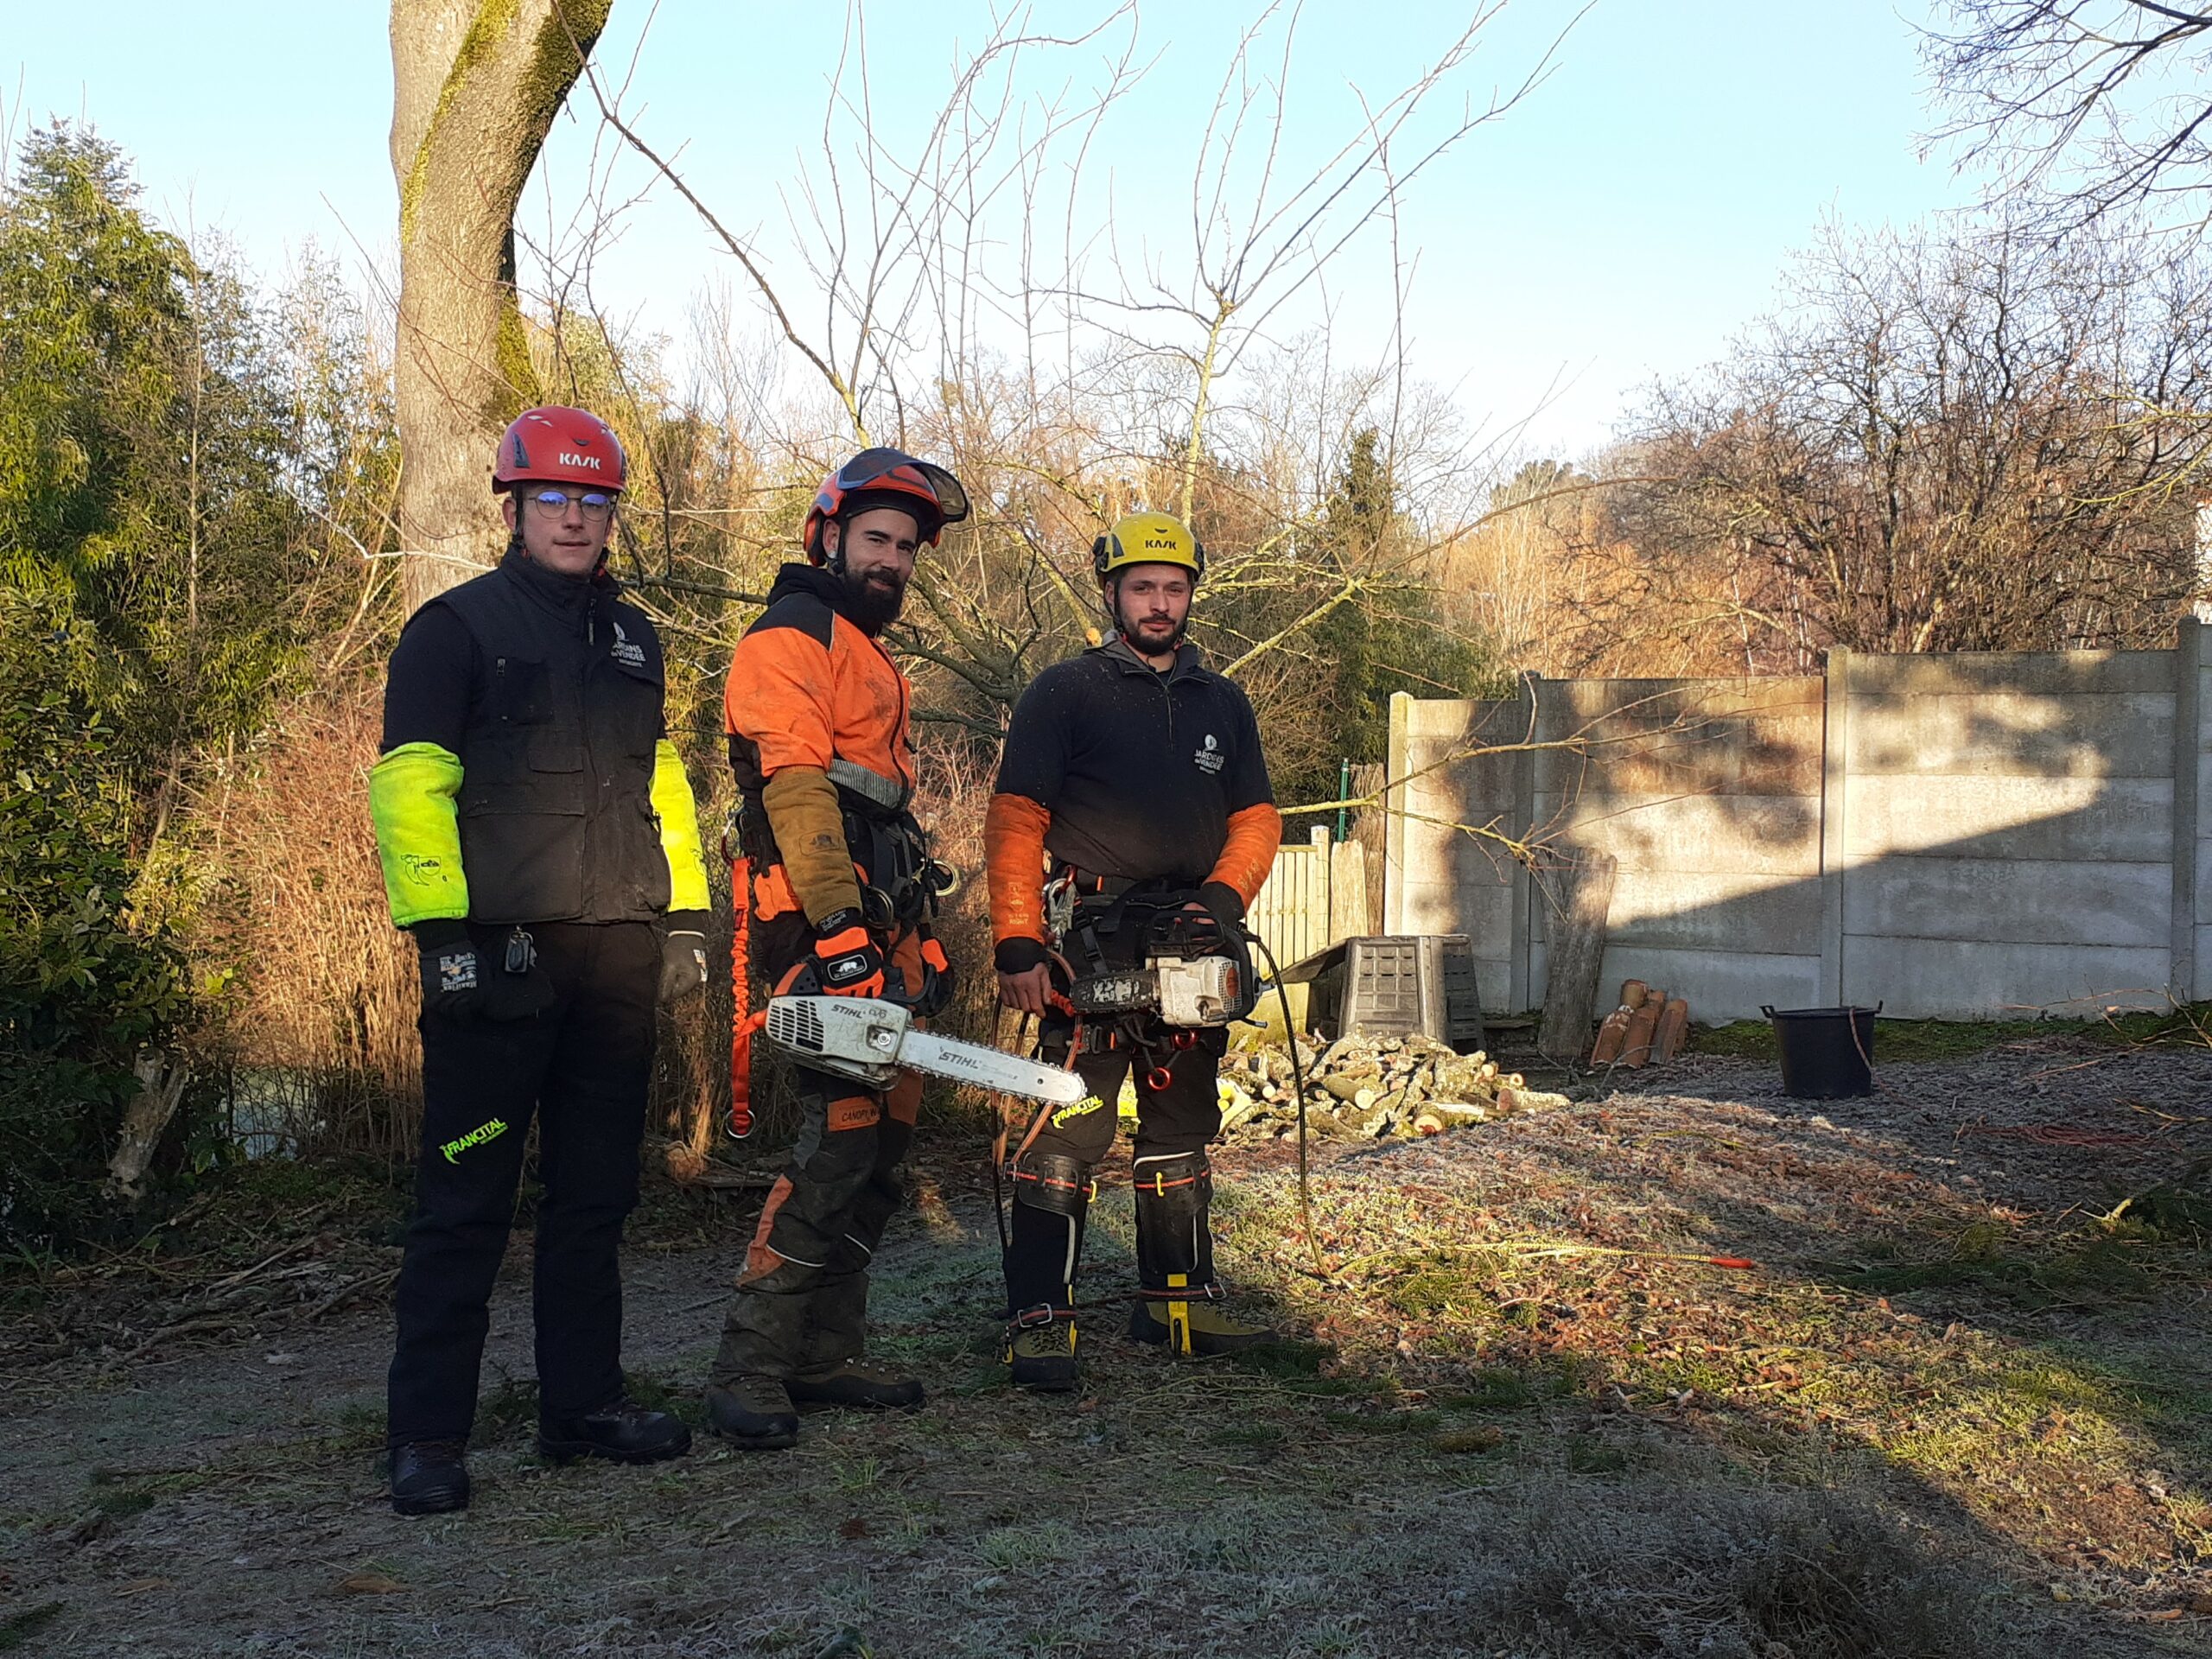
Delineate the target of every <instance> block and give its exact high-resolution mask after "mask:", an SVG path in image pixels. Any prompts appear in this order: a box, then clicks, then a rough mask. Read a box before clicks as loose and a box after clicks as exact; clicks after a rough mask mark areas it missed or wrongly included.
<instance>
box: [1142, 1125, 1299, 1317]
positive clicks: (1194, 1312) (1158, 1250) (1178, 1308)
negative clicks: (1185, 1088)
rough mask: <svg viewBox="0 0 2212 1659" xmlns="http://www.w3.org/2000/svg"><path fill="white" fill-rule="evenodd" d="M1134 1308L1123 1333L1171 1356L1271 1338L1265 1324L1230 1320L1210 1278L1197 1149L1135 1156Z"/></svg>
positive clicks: (1202, 1158) (1207, 1196) (1206, 1181)
mask: <svg viewBox="0 0 2212 1659" xmlns="http://www.w3.org/2000/svg"><path fill="white" fill-rule="evenodd" d="M1130 1185H1131V1186H1132V1187H1133V1188H1134V1189H1135V1192H1136V1201H1137V1229H1136V1231H1137V1283H1138V1286H1139V1287H1140V1288H1139V1291H1138V1301H1137V1305H1136V1306H1135V1307H1134V1308H1132V1309H1131V1310H1130V1311H1129V1335H1130V1336H1132V1337H1134V1338H1136V1340H1137V1341H1139V1342H1149V1343H1164V1344H1166V1345H1167V1347H1168V1349H1169V1350H1170V1351H1172V1352H1173V1353H1177V1354H1227V1353H1234V1352H1235V1351H1236V1350H1238V1349H1240V1348H1254V1347H1257V1346H1258V1345H1259V1344H1262V1343H1263V1342H1273V1341H1274V1340H1275V1333H1274V1332H1273V1331H1270V1330H1268V1328H1267V1327H1266V1326H1265V1325H1249V1324H1247V1323H1245V1322H1244V1321H1243V1320H1242V1319H1235V1318H1232V1317H1231V1316H1230V1314H1229V1313H1228V1312H1227V1311H1226V1310H1225V1309H1224V1307H1223V1306H1222V1305H1221V1303H1222V1288H1221V1286H1220V1283H1219V1282H1218V1281H1217V1280H1216V1279H1215V1278H1214V1275H1213V1230H1212V1227H1211V1224H1209V1221H1208V1219H1207V1211H1209V1210H1210V1209H1211V1206H1212V1202H1213V1166H1211V1164H1209V1163H1208V1162H1207V1161H1206V1155H1205V1153H1203V1152H1182V1153H1174V1154H1169V1155H1167V1156H1165V1157H1161V1156H1156V1155H1155V1156H1147V1157H1142V1158H1139V1159H1138V1160H1136V1161H1135V1166H1133V1168H1132V1170H1131V1179H1130Z"/></svg>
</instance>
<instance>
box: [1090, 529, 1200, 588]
mask: <svg viewBox="0 0 2212 1659" xmlns="http://www.w3.org/2000/svg"><path fill="white" fill-rule="evenodd" d="M1133 564H1179V565H1181V566H1182V567H1183V568H1184V569H1185V570H1188V571H1189V572H1190V573H1191V585H1192V587H1194V588H1195V587H1196V586H1198V583H1199V582H1202V581H1204V580H1205V574H1206V550H1205V543H1203V542H1201V541H1200V540H1199V539H1198V536H1197V534H1196V532H1194V531H1192V530H1191V529H1190V528H1189V526H1187V525H1185V524H1183V522H1182V521H1181V520H1179V519H1177V518H1170V517H1169V516H1168V515H1167V514H1166V513H1164V512H1133V513H1130V514H1129V515H1128V517H1126V518H1122V519H1119V520H1117V521H1116V523H1115V525H1114V527H1113V529H1111V530H1109V531H1107V532H1106V533H1105V534H1104V535H1103V536H1101V537H1098V539H1097V540H1096V541H1094V542H1093V543H1091V544H1090V569H1091V571H1092V573H1093V574H1094V575H1096V576H1097V578H1098V580H1099V581H1101V582H1103V581H1105V580H1106V578H1107V577H1109V576H1110V575H1114V574H1116V572H1117V571H1121V570H1125V569H1128V567H1129V566H1131V565H1133Z"/></svg>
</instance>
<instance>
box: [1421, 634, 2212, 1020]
mask: <svg viewBox="0 0 2212 1659" xmlns="http://www.w3.org/2000/svg"><path fill="white" fill-rule="evenodd" d="M2183 635H2184V637H2183V642H2182V644H2183V650H2181V651H2179V652H2054V653H2037V654H2019V653H2010V654H1968V655H1961V656H1953V657H1934V656H1930V657H1907V658H1883V657H1865V656H1860V655H1859V654H1857V653H1855V652H1837V653H1835V654H1834V657H1833V658H1831V668H1832V670H1833V671H1834V679H1833V681H1831V680H1829V679H1828V678H1827V677H1820V678H1808V677H1797V678H1790V679H1774V680H1690V681H1685V680H1605V681H1574V682H1560V681H1532V682H1530V685H1531V687H1532V695H1533V701H1532V700H1531V695H1530V694H1524V695H1523V696H1519V697H1516V698H1513V699H1509V700H1506V701H1503V702H1418V701H1414V700H1411V699H1408V700H1406V702H1405V704H1404V706H1403V709H1402V712H1401V709H1400V706H1399V704H1398V702H1397V700H1395V699H1394V704H1393V714H1392V721H1393V731H1392V741H1391V759H1392V775H1393V776H1394V777H1395V778H1399V779H1408V781H1407V782H1406V783H1405V784H1403V785H1401V787H1400V788H1399V790H1398V791H1397V792H1396V793H1395V795H1394V796H1393V801H1394V804H1398V805H1400V806H1402V807H1403V808H1404V809H1405V810H1408V811H1410V812H1414V813H1416V814H1419V815H1421V816H1422V817H1429V818H1433V819H1437V820H1441V821H1442V823H1445V824H1448V823H1473V824H1486V823H1494V824H1496V825H1497V827H1498V828H1500V829H1504V830H1506V831H1508V832H1510V833H1516V834H1517V833H1520V832H1521V831H1522V830H1523V829H1525V828H1527V827H1528V826H1530V825H1535V826H1536V828H1537V830H1538V833H1539V834H1540V835H1544V836H1550V837H1554V838H1555V839H1556V840H1557V841H1558V842H1560V844H1561V845H1562V846H1563V847H1565V848H1573V847H1588V848H1594V849H1603V850H1605V851H1608V852H1611V853H1613V854H1614V855H1617V856H1618V858H1619V860H1620V871H1619V874H1618V877H1617V880H1616V885H1615V889H1614V908H1613V916H1612V939H1611V945H1610V947H1609V949H1608V951H1607V955H1606V959H1605V969H1604V971H1605V976H1606V978H1607V980H1608V981H1610V982H1611V983H1608V984H1606V985H1605V987H1603V988H1602V992H1603V995H1605V996H1611V995H1612V993H1613V990H1614V988H1615V986H1617V984H1618V981H1619V980H1620V979H1621V978H1624V977H1630V976H1633V977H1641V978H1645V979H1649V980H1651V981H1653V982H1658V983H1662V984H1665V985H1666V986H1667V988H1669V989H1670V990H1675V991H1676V992H1678V993H1679V994H1681V995H1688V997H1689V998H1690V1001H1691V1003H1692V1008H1693V1012H1694V1014H1695V1016H1696V1017H1697V1018H1699V1019H1700V1020H1711V1019H1726V1018H1730V1017H1738V1016H1743V1015H1750V1014H1755V1013H1756V1010H1757V1008H1758V1006H1759V1004H1761V1003H1763V1002H1773V1003H1775V1004H1777V1006H1780V1005H1783V1004H1784V1003H1789V1004H1794V1005H1798V1006H1808V1005H1813V1004H1816V1003H1821V1002H1832V1001H1835V1000H1837V998H1838V996H1839V995H1841V996H1843V997H1845V998H1847V999H1848V1000H1852V1001H1874V1000H1885V1001H1887V1002H1888V1004H1889V1011H1890V1012H1891V1013H1894V1014H1906V1015H1910V1014H1942V1015H1950V1016H1954V1017H1971V1016H1980V1017H1987V1016H1989V1015H1991V1014H2001V1013H2003V1012H2005V1011H2007V1010H2017V1009H2018V1008H2021V1007H2054V1008H2058V1009H2063V1010H2066V1011H2069V1012H2079V1011H2081V1010H2082V1009H2085V1008H2093V1007H2101V1006H2103V1005H2105V1004H2107V1003H2113V1002H2121V1003H2126V1002H2131V1001H2140V1002H2144V1003H2145V1004H2147V1005H2155V1004H2156V1003H2157V1001H2158V1000H2159V998H2160V997H2161V996H2162V995H2163V994H2164V984H2165V982H2166V980H2167V978H2168V977H2169V976H2171V974H2174V973H2181V974H2183V975H2188V976H2194V977H2195V978H2196V980H2197V981H2198V982H2201V983H2204V984H2208V985H2212V833H2199V832H2200V830H2212V823H2204V822H2202V818H2203V817H2206V816H2212V717H2208V715H2207V712H2206V711H2212V664H2206V663H2205V662H2204V657H2203V653H2202V649H2201V648H2199V647H2197V645H2196V643H2195V641H2194V639H2193V637H2192V636H2190V633H2189V630H2188V629H2187V628H2186V627H2184V630H2183ZM2200 664H2202V668H2201V671H2200ZM2177 674H2183V675H2186V677H2187V679H2186V682H2185V683H2183V685H2182V686H2181V688H2180V695H2178V696H2177V690H2176V680H2175V677H2176V675H2177ZM2184 716H2187V717H2188V718H2184ZM1532 718H1533V719H1534V720H1535V732H1536V735H1537V736H1538V737H1539V738H1540V739H1541V740H1546V741H1559V740H1561V739H1565V738H1567V737H1571V736H1580V737H1582V738H1584V739H1585V740H1586V741H1587V742H1588V745H1589V751H1588V753H1584V754H1570V753H1564V752H1560V751H1550V752H1544V753H1517V754H1488V755H1473V756H1465V753H1464V752H1465V751H1466V750H1467V749H1469V748H1471V747H1479V746H1480V745H1482V744H1484V743H1491V744H1497V743H1518V742H1520V741H1522V739H1523V738H1524V737H1526V736H1527V735H1528V733H1529V724H1530V721H1531V720H1532ZM1455 754H1459V755H1462V756H1463V757H1464V758H1461V759H1458V760H1453V759H1452V756H1454V755H1455ZM1439 763H1441V764H1439ZM2192 764H2193V765H2194V770H2191V769H2190V768H2191V766H2192ZM2177 765H2178V766H2179V767H2180V768H2181V771H2182V772H2183V778H2182V781H2181V784H2180V786H2179V787H2178V788H2177V786H2176V782H2175V771H2176V768H2177ZM1423 767H1433V770H1431V771H1429V772H1427V773H1426V774H1425V775H1422V776H1419V777H1414V776H1412V774H1414V773H1415V772H1421V769H1422V768H1423ZM2177 811H2186V812H2188V813H2189V816H2190V822H2188V823H2182V824H2180V825H2178V826H2177V823H2176V822H2175V818H2174V815H2175V813H2176V812H2177ZM1391 837H1392V839H1391V859H1390V868H1389V878H1388V879H1389V881H1390V883H1391V896H1390V905H1389V914H1390V915H1391V917H1392V918H1393V925H1395V926H1396V927H1399V928H1401V929H1402V930H1404V931H1424V932H1426V931H1465V932H1468V933H1470V934H1471V935H1473V936H1474V937H1475V940H1476V951H1477V958H1478V973H1480V975H1481V976H1482V978H1483V989H1484V1001H1485V1002H1486V1003H1488V1004H1489V1005H1491V1007H1516V1008H1525V1007H1530V1006H1532V1005H1534V1004H1535V1002H1537V1001H1539V1000H1540V999H1541V992H1542V987H1543V978H1544V971H1545V965H1546V957H1547V954H1548V953H1547V949H1546V945H1545V943H1544V934H1545V931H1546V928H1545V925H1544V920H1543V917H1542V915H1541V905H1537V906H1533V907H1532V906H1531V903H1530V901H1529V881H1528V879H1527V877H1526V876H1525V874H1523V873H1522V872H1520V871H1519V870H1518V869H1517V868H1514V867H1512V866H1510V864H1508V863H1505V862H1504V861H1502V859H1493V858H1491V857H1490V856H1488V855H1485V852H1484V849H1483V848H1482V847H1481V846H1480V845H1478V843H1477V842H1474V841H1473V840H1471V839H1470V838H1469V837H1467V836H1464V835H1458V834H1455V833H1453V832H1452V831H1451V830H1450V829H1446V828H1444V827H1442V826H1441V824H1434V825H1432V824H1421V823H1409V822H1408V821H1407V820H1406V819H1404V818H1402V817H1399V818H1395V819H1394V821H1393V823H1392V826H1391ZM1532 912H1533V913H1532ZM1508 982H1510V992H1509V991H1507V990H1505V989H1502V987H1505V986H1506V985H1507V984H1508ZM1824 985H1825V986H1826V987H1827V989H1826V992H1825V994H1823V991H1822V987H1823V986H1824ZM2181 989H2182V990H2183V993H2184V994H2186V993H2187V992H2188V991H2189V990H2190V987H2182V988H2181Z"/></svg>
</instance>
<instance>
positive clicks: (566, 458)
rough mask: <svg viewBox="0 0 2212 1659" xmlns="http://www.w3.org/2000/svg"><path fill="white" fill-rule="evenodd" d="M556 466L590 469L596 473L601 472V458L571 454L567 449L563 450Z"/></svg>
mask: <svg viewBox="0 0 2212 1659" xmlns="http://www.w3.org/2000/svg"><path fill="white" fill-rule="evenodd" d="M555 464H556V466H561V467H590V468H591V469H592V471H594V473H595V472H597V471H598V470H599V457H598V456H597V455H575V454H569V452H568V451H567V450H566V449H563V450H562V451H561V453H560V455H559V457H558V459H557V460H556V462H555Z"/></svg>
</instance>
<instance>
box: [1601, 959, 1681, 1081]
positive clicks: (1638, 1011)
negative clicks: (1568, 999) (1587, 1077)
mask: <svg viewBox="0 0 2212 1659" xmlns="http://www.w3.org/2000/svg"><path fill="white" fill-rule="evenodd" d="M1689 1034H1690V1005H1689V1003H1688V1000H1686V999H1685V998H1682V997H1679V996H1669V995H1667V993H1666V992H1664V991H1662V990H1659V989H1656V988H1654V987H1652V986H1649V985H1646V984H1645V983H1644V982H1643V981H1642V980H1640V979H1624V980H1623V981H1622V982H1621V1005H1620V1007H1617V1008H1615V1009H1614V1010H1613V1011H1612V1012H1611V1014H1607V1015H1606V1016H1605V1018H1604V1019H1603V1020H1600V1021H1599V1024H1598V1040H1597V1042H1596V1044H1595V1045H1593V1046H1592V1048H1591V1050H1590V1064H1591V1065H1627V1066H1637V1065H1649V1064H1651V1063H1652V1062H1653V1061H1655V1060H1661V1061H1664V1060H1671V1059H1673V1058H1675V1055H1677V1054H1679V1053H1681V1052H1682V1045H1683V1044H1684V1043H1686V1042H1688V1040H1689Z"/></svg>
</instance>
